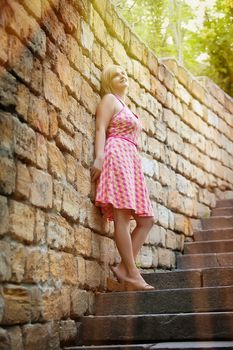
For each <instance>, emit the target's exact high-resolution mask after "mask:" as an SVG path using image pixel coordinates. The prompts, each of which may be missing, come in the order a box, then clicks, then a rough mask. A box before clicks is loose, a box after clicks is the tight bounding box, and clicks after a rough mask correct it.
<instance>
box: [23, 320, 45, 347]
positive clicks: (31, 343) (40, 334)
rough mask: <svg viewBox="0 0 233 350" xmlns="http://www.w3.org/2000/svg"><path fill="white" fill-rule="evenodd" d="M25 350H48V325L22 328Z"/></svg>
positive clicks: (30, 325)
mask: <svg viewBox="0 0 233 350" xmlns="http://www.w3.org/2000/svg"><path fill="white" fill-rule="evenodd" d="M22 334H23V339H24V349H25V350H35V349H40V350H48V348H49V332H48V324H46V323H45V324H39V323H38V324H28V325H25V326H23V327H22Z"/></svg>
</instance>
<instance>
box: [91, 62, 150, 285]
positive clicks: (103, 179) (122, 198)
mask: <svg viewBox="0 0 233 350" xmlns="http://www.w3.org/2000/svg"><path fill="white" fill-rule="evenodd" d="M127 88H128V77H127V74H126V72H125V70H124V69H123V68H122V67H120V66H117V65H109V66H108V67H106V68H105V69H104V70H103V73H102V89H103V91H104V93H105V95H104V96H103V98H102V100H101V101H100V103H99V105H98V107H97V111H96V139H95V160H94V163H93V166H92V169H91V176H92V181H93V182H94V181H96V180H97V184H96V198H95V204H96V206H100V207H101V211H102V213H103V215H104V216H105V217H106V218H107V219H108V220H113V221H114V238H115V242H116V246H117V248H118V251H119V253H120V256H121V259H122V261H121V263H120V264H119V265H118V266H117V267H112V271H113V273H114V275H115V276H116V278H117V280H118V282H119V283H121V287H122V289H123V290H152V289H154V287H152V286H150V285H148V284H147V283H146V282H145V280H144V279H143V277H142V276H141V274H140V272H139V270H138V269H137V267H136V264H135V259H136V256H137V254H138V252H139V250H140V248H141V247H142V245H143V243H144V242H145V239H146V236H147V234H148V232H149V231H150V229H151V228H152V226H153V223H154V215H153V208H152V205H151V202H150V199H149V194H148V190H147V187H146V183H145V179H144V174H143V170H142V166H141V159H140V155H139V153H138V150H137V142H138V137H139V135H140V132H141V129H142V126H141V123H140V120H139V119H138V117H137V116H136V115H135V114H134V113H132V112H131V110H130V109H129V108H128V107H127V106H126V104H125V102H124V101H125V98H126V91H127ZM131 219H135V221H136V227H135V229H134V230H133V232H132V234H130V220H131Z"/></svg>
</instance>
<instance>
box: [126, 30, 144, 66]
mask: <svg viewBox="0 0 233 350" xmlns="http://www.w3.org/2000/svg"><path fill="white" fill-rule="evenodd" d="M129 51H130V52H129V53H130V54H131V55H132V56H133V57H135V58H136V59H138V60H139V61H142V53H143V44H142V42H141V40H140V39H139V38H138V37H137V35H136V34H134V33H132V32H131V33H130V45H129Z"/></svg>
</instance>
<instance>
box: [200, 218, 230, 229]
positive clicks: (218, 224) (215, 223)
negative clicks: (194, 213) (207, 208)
mask: <svg viewBox="0 0 233 350" xmlns="http://www.w3.org/2000/svg"><path fill="white" fill-rule="evenodd" d="M201 223H202V227H203V229H214V228H230V227H231V228H233V216H213V217H210V218H208V219H201Z"/></svg>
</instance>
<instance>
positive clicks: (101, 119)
mask: <svg viewBox="0 0 233 350" xmlns="http://www.w3.org/2000/svg"><path fill="white" fill-rule="evenodd" d="M114 112H115V99H114V96H113V95H111V94H107V95H105V96H104V97H103V98H102V100H101V101H100V103H99V105H98V107H97V110H96V133H95V160H94V163H93V166H92V168H91V177H92V181H93V182H94V181H96V180H97V178H98V177H99V176H100V173H101V171H102V166H103V161H104V146H105V141H106V131H107V128H108V125H109V122H110V119H111V117H112V116H113V114H114Z"/></svg>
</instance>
